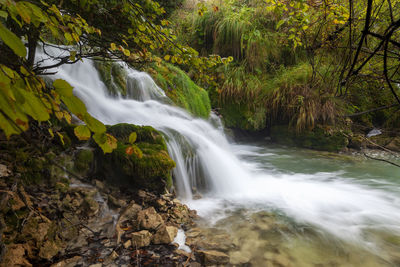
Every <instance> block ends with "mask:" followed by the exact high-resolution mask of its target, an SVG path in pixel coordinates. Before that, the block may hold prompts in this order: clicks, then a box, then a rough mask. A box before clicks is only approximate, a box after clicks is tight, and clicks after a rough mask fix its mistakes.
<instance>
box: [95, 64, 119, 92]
mask: <svg viewBox="0 0 400 267" xmlns="http://www.w3.org/2000/svg"><path fill="white" fill-rule="evenodd" d="M94 66H95V67H96V69H97V71H98V73H99V75H100V78H101V80H102V81H103V83H104V84H105V85H106V87H107V89H108V91H109V93H110V94H111V95H113V96H117V95H119V94H121V95H123V96H125V95H126V72H125V70H124V69H123V67H122V66H121V65H119V64H117V63H115V62H107V61H95V62H94Z"/></svg>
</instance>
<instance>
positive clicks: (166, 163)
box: [95, 123, 175, 193]
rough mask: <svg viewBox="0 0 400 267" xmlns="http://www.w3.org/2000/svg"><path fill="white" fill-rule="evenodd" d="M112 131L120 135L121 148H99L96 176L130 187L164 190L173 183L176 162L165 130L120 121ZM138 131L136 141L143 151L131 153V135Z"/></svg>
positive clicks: (110, 131)
mask: <svg viewBox="0 0 400 267" xmlns="http://www.w3.org/2000/svg"><path fill="white" fill-rule="evenodd" d="M108 132H109V133H110V134H112V135H113V136H115V137H116V138H117V139H118V144H117V148H116V149H115V150H114V151H113V152H112V153H110V154H103V153H102V152H101V151H100V150H97V151H96V157H95V158H96V159H95V165H96V166H95V169H96V171H95V172H96V174H95V175H96V176H97V177H102V178H103V179H105V180H107V181H108V182H110V183H111V184H113V183H114V184H115V183H116V184H119V185H122V186H126V187H127V188H130V189H147V190H149V191H153V192H157V193H162V192H164V189H165V188H166V187H169V186H171V183H172V180H171V171H172V169H173V168H174V167H175V162H174V161H173V160H172V159H171V158H170V156H169V155H168V152H167V146H166V144H165V141H164V139H163V137H162V136H161V134H160V133H159V132H158V131H156V130H155V129H154V128H152V127H150V126H142V127H141V126H135V125H131V124H125V123H123V124H117V125H114V126H110V127H108ZM132 132H136V134H137V139H136V142H135V145H136V146H137V147H139V148H140V150H141V151H142V152H143V153H142V155H141V156H140V155H136V154H135V153H133V154H131V155H128V154H127V153H126V149H127V148H128V147H129V146H130V144H129V142H128V139H129V135H130V134H131V133H132Z"/></svg>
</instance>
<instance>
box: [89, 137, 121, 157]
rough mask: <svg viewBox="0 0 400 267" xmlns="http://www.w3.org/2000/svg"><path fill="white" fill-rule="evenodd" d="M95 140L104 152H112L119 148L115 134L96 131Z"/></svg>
mask: <svg viewBox="0 0 400 267" xmlns="http://www.w3.org/2000/svg"><path fill="white" fill-rule="evenodd" d="M93 139H94V141H95V142H96V143H97V144H98V145H99V146H100V148H101V149H102V150H103V152H104V153H111V152H112V151H113V150H114V149H116V148H117V139H115V137H114V136H112V135H110V134H106V133H95V134H94V135H93Z"/></svg>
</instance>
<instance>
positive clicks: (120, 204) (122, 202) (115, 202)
mask: <svg viewBox="0 0 400 267" xmlns="http://www.w3.org/2000/svg"><path fill="white" fill-rule="evenodd" d="M107 198H108V203H109V204H111V206H114V207H117V208H122V207H125V206H126V205H127V203H126V201H125V200H123V199H117V198H115V197H113V196H112V195H108V196H107Z"/></svg>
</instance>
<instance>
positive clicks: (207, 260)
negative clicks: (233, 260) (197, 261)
mask: <svg viewBox="0 0 400 267" xmlns="http://www.w3.org/2000/svg"><path fill="white" fill-rule="evenodd" d="M198 253H199V255H200V258H201V261H202V263H203V264H204V265H206V266H210V265H226V264H228V263H229V256H228V255H226V254H225V253H223V252H220V251H216V250H199V251H198Z"/></svg>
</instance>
